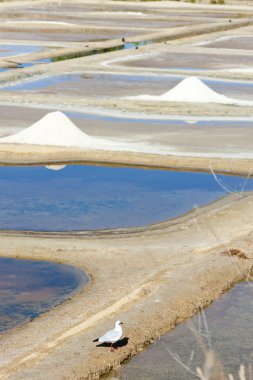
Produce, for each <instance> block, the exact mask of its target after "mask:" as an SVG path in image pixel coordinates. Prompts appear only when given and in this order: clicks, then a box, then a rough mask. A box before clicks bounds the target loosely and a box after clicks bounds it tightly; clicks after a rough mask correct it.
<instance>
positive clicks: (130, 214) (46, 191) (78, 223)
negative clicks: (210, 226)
mask: <svg viewBox="0 0 253 380" xmlns="http://www.w3.org/2000/svg"><path fill="white" fill-rule="evenodd" d="M218 177H219V178H220V180H221V181H222V183H223V185H225V187H227V188H228V189H229V190H230V191H240V190H241V189H242V188H243V189H244V190H253V179H252V178H251V179H249V180H247V181H246V186H245V179H244V178H242V177H236V176H224V175H223V176H218ZM0 187H1V192H0V229H14V230H44V231H64V230H66V231H70V230H91V229H103V228H115V227H130V226H142V225H147V224H150V223H156V222H161V221H164V220H167V219H170V218H174V217H177V216H179V215H183V214H184V213H186V212H188V211H190V210H191V209H192V208H194V207H197V206H201V205H204V204H207V203H209V202H212V201H214V200H216V199H217V198H219V197H221V196H223V195H225V194H226V192H225V191H224V190H223V188H222V187H220V186H219V185H218V184H217V182H216V181H215V179H214V177H213V176H212V175H211V174H206V173H191V172H171V171H165V170H144V169H134V168H112V167H99V166H81V165H73V166H68V167H66V168H65V169H63V170H60V171H52V170H48V169H46V168H44V167H0Z"/></svg>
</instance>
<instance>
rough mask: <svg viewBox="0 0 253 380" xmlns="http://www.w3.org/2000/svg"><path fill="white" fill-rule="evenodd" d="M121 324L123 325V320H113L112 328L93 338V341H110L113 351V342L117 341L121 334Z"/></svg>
mask: <svg viewBox="0 0 253 380" xmlns="http://www.w3.org/2000/svg"><path fill="white" fill-rule="evenodd" d="M121 325H123V322H120V321H119V320H118V321H116V322H115V327H114V329H113V330H110V331H107V333H105V334H104V335H103V336H101V337H100V338H97V339H95V340H93V342H99V343H111V351H112V352H113V351H114V347H113V344H114V343H116V342H118V340H120V338H121V337H122V335H123V330H122V327H121Z"/></svg>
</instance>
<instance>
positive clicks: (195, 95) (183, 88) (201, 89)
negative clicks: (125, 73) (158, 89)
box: [132, 77, 253, 106]
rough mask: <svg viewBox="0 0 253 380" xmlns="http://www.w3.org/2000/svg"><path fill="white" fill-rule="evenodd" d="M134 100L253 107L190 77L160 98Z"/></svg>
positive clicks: (145, 96)
mask: <svg viewBox="0 0 253 380" xmlns="http://www.w3.org/2000/svg"><path fill="white" fill-rule="evenodd" d="M132 99H140V100H151V101H152V100H158V101H169V102H192V103H218V104H234V105H241V106H252V105H253V102H252V101H247V100H240V99H232V98H229V97H227V96H225V95H221V94H219V93H218V92H216V91H214V90H212V89H211V88H210V87H208V86H207V85H206V84H205V83H203V82H202V81H201V80H200V79H198V78H195V77H189V78H186V79H183V80H182V81H181V82H180V83H178V84H177V85H176V86H175V87H173V88H172V89H171V90H169V91H167V92H165V94H162V95H160V96H152V95H139V96H136V97H132Z"/></svg>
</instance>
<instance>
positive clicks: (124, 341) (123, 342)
mask: <svg viewBox="0 0 253 380" xmlns="http://www.w3.org/2000/svg"><path fill="white" fill-rule="evenodd" d="M128 341H129V338H128V337H125V338H123V339H120V340H118V342H116V343H114V345H113V346H114V348H115V349H117V348H120V347H125V346H126V345H127V344H128ZM96 347H111V343H100V344H97V345H96Z"/></svg>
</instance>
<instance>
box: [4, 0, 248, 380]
mask: <svg viewBox="0 0 253 380" xmlns="http://www.w3.org/2000/svg"><path fill="white" fill-rule="evenodd" d="M49 3H50V1H48V0H46V1H44V2H42V1H40V2H36V6H37V5H39V4H40V6H44V5H46V4H49ZM64 3H65V2H64ZM72 3H76V2H75V1H74V2H72ZM233 3H234V4H236V5H235V6H233V7H232V6H231V5H224V6H223V5H219V6H217V7H214V6H212V5H210V4H209V5H205V6H204V5H202V4H196V5H195V6H194V8H192V4H189V3H182V2H166V5H165V2H156V4H155V7H156V9H161V10H163V8H164V6H165V7H167V8H168V9H169V8H170V9H173V8H174V9H176V10H177V12H178V10H179V9H181V10H184V11H185V10H187V9H189V8H190V9H191V10H192V9H194V10H196V11H197V10H198V11H200V10H204V9H206V10H207V9H208V10H209V11H211V12H213V11H214V9H215V10H216V11H218V13H219V14H220V13H221V12H223V11H226V12H229V13H231V12H235V13H237V11H238V10H240V12H241V11H242V12H247V11H248V12H249V14H248V16H250V17H251V15H250V12H252V7H249V6H248V4H249V3H250V2H249V1H240V3H239V2H237V3H235V2H233ZM242 3H244V4H246V5H247V7H248V8H247V7H243V6H242V5H241V4H242ZM54 4H55V2H54ZM106 4H110V5H111V6H112V5H115V2H112V1H109V2H106ZM127 4H128V2H124V5H122V6H123V7H125V6H126V5H127ZM13 5H14V6H15V7H16V9H22V8H23V7H24V6H26V5H27V6H29V7H33V6H35V2H33V1H22V2H20V1H19V2H16V1H15V2H10V3H3V4H1V6H3V8H5V9H12V7H13ZM128 5H129V4H128ZM130 5H131V10H133V9H136V10H137V9H139V8H138V7H140V4H139V3H138V2H136V3H131V4H130ZM250 5H251V4H250ZM145 7H146V9H150V10H151V11H152V7H154V5H153V4H150V3H148V2H147V3H146V2H145ZM3 8H2V9H3ZM251 23H252V21H251V20H249V19H245V20H243V19H241V20H239V21H236V22H233V23H232V25H230V24H229V23H228V21H227V20H226V22H224V21H221V22H218V23H215V26H214V25H206V26H200V25H193V26H192V27H191V28H179V29H178V28H177V31H175V30H166V31H165V32H156V34H155V35H154V33H153V32H152V33H150V34H149V35H147V34H145V38H153V37H154V36H155V37H156V38H158V37H162V36H169V38H172V39H174V38H177V37H179V36H180V37H186V35H188V38H187V39H186V38H184V40H181V42H182V43H185V42H186V41H188V42H189V43H190V42H193V40H194V38H193V37H192V36H193V35H196V34H199V33H202V34H203V35H204V34H207V33H210V34H209V37H211V34H212V33H214V34H217V33H218V34H219V33H220V31H224V30H228V29H229V32H232V29H231V28H235V27H239V26H243V25H248V24H251ZM212 24H213V23H212ZM207 35H208V34H207ZM207 35H206V36H205V38H206V37H207ZM212 36H213V35H212ZM138 38H139V39H140V40H141V39H142V38H143V36H140V34H139V36H138ZM202 40H203V39H202ZM109 43H111V42H109ZM114 43H115V42H114ZM116 43H119V41H118V42H116ZM177 43H178V41H177ZM159 46H160V47H161V46H162V44H155V45H150V46H145V47H141V48H139V49H138V50H136V51H133V53H132V51H131V54H136V55H137V54H139V53H140V52H146V51H147V49H150V51H154V50H156V49H157V48H158V47H159ZM170 46H175V41H174V42H171V45H170ZM179 48H180V47H179ZM201 49H204V48H200V50H199V51H202V50H201ZM179 50H180V49H178V51H179ZM50 54H53V53H52V52H51V53H50ZM128 54H129V52H127V51H120V52H112V53H107V54H104V55H101V56H93V57H85V58H79V59H75V60H72V61H65V62H58V63H54V64H50V65H38V66H36V67H31V68H27V69H23V70H19V69H17V70H15V72H13V71H12V72H6V73H1V74H0V78H1V81H2V82H6V83H7V82H12V81H18V80H23V79H27V78H28V77H30V78H31V77H34V78H36V77H39V76H40V75H43V74H45V73H47V75H54V74H56V73H57V74H59V73H64V72H66V71H75V70H77V71H78V70H81V69H82V70H84V71H85V70H94V71H95V70H98V72H99V71H101V72H104V71H106V70H108V67H107V66H106V65H104V63H105V62H107V61H110V60H112V59H118V58H121V57H123V58H124V57H125V56H127V55H128ZM222 54H230V53H229V50H227V51H222ZM233 54H236V53H233ZM238 54H239V53H238ZM247 54H248V53H247ZM44 57H45V56H44ZM35 58H36V59H38V55H30V56H29V57H28V59H35ZM84 68H85V69H84ZM110 70H111V71H112V72H114V71H118V70H119V69H118V68H117V69H115V68H110ZM122 70H123V69H122ZM124 70H125V69H124ZM132 70H133V71H132ZM140 70H142V71H143V69H140V68H139V71H138V69H132V68H131V72H134V71H135V72H140ZM149 72H150V73H151V72H155V69H153V68H151V69H150V70H148V73H149ZM212 76H213V77H219V76H224V77H226V78H234V77H237V78H239V79H247V78H250V74H245V73H238V74H231V73H224V72H223V74H221V73H220V72H214V73H213V74H212ZM10 101H11V102H12V105H11V106H10V104H9V102H10ZM0 102H1V120H2V121H1V126H0V133H1V135H2V136H3V135H6V134H8V133H9V132H12V133H15V132H17V131H20V130H21V129H22V128H25V127H27V126H29V125H31V124H32V123H34V122H35V121H37V120H38V119H39V118H41V117H42V116H44V115H45V113H46V112H47V110H48V111H50V110H52V108H53V109H61V110H63V111H65V110H67V109H68V110H70V111H75V110H77V109H78V108H79V109H83V110H85V109H93V110H95V111H97V112H98V113H99V112H105V110H107V111H108V113H109V112H110V113H111V114H112V115H116V114H118V115H120V114H121V112H123V114H124V113H126V112H131V113H132V114H134V113H135V114H137V115H138V117H139V116H140V115H141V114H143V116H144V118H145V119H146V120H148V118H149V117H154V114H156V115H160V116H161V117H164V116H166V115H170V117H171V116H172V115H175V117H179V116H182V115H185V116H186V117H189V118H191V117H196V116H198V115H200V116H202V117H203V116H206V117H208V116H210V117H213V116H214V115H215V116H216V117H221V116H222V117H231V116H233V117H236V118H237V121H238V117H241V118H245V117H249V118H252V107H234V106H228V105H211V104H206V105H201V107H200V106H199V104H188V105H186V104H185V103H179V104H178V103H171V104H169V105H168V104H162V103H161V102H159V103H157V102H149V103H147V102H140V103H138V104H136V102H134V101H130V100H124V101H123V100H122V99H119V98H118V97H117V98H110V99H102V100H101V99H91V98H89V97H80V98H79V99H77V98H75V99H73V97H72V96H63V95H61V94H57V96H55V95H54V94H53V95H50V94H46V95H45V94H44V95H42V94H29V93H27V94H19V93H12V94H11V97H10V93H8V92H1V93H0ZM24 103H25V104H26V105H25V106H24ZM18 105H19V106H21V105H23V107H16V108H15V106H18ZM34 107H35V108H34ZM36 107H42V108H41V109H39V108H38V109H37V108H36ZM14 109H15V112H14ZM17 110H18V111H17ZM74 121H75V123H76V124H77V125H78V126H80V127H81V129H82V130H83V131H85V132H86V133H88V134H91V135H94V136H96V137H100V136H102V137H110V138H117V139H118V138H121V139H123V140H127V139H130V138H131V139H133V140H134V141H137V140H138V139H140V140H142V141H146V142H148V141H150V139H152V141H155V142H157V143H162V144H164V146H165V147H167V149H169V148H170V147H171V146H173V149H174V150H175V152H177V153H178V155H175V156H170V155H166V156H162V155H159V154H143V153H136V152H125V153H124V154H122V152H110V151H108V152H106V151H103V152H102V151H100V152H99V151H96V150H80V149H76V148H64V147H46V146H44V147H43V146H40V147H38V146H25V145H11V144H8V145H7V144H5V145H1V147H0V163H1V164H3V163H8V164H22V163H29V164H35V163H41V164H42V163H43V164H45V163H47V164H57V163H58V164H63V163H68V162H89V163H94V164H97V163H98V162H101V163H103V164H110V165H113V164H122V165H137V166H143V167H160V168H161V167H163V168H170V167H173V168H180V169H182V168H183V169H189V170H192V169H198V170H210V166H211V167H212V168H213V169H214V170H215V171H220V172H230V173H240V174H245V175H248V174H249V173H251V172H252V160H250V159H248V160H247V159H245V158H244V159H240V160H238V159H236V158H229V159H228V158H226V159H225V158H224V157H223V158H222V157H220V158H207V157H201V156H202V155H203V148H204V147H205V152H209V153H211V152H213V151H214V149H215V144H218V146H217V147H216V149H217V150H218V151H219V152H220V153H223V154H224V152H227V153H230V154H231V153H232V154H235V151H234V150H235V148H236V149H238V152H239V153H240V154H241V155H242V157H243V156H244V157H245V155H246V153H247V152H248V151H250V152H251V151H252V146H251V141H252V132H251V128H250V127H246V126H244V130H243V134H242V133H241V128H242V126H241V125H240V122H239V121H238V124H237V125H233V127H231V128H229V127H228V128H229V134H228V133H226V132H227V131H226V127H225V126H224V125H223V126H222V125H217V126H214V127H211V126H208V125H206V126H200V125H199V126H198V125H194V124H189V125H188V129H187V125H183V126H180V130H179V129H178V126H177V125H169V126H166V130H165V129H164V127H163V126H162V125H157V124H154V126H152V125H150V124H147V125H142V126H141V127H140V126H139V127H138V124H132V125H130V124H129V123H128V122H127V121H125V120H123V121H122V123H123V124H121V125H119V126H118V125H117V122H116V123H115V122H113V121H111V120H107V121H106V122H105V123H106V124H105V125H106V131H105V130H103V121H102V122H101V124H99V123H97V122H94V120H93V121H92V122H90V123H86V121H84V120H81V119H78V118H76V119H74ZM87 124H88V125H87ZM126 128H129V130H128V131H126ZM205 128H206V130H204V129H205ZM212 128H213V129H212ZM193 129H195V132H194V134H195V137H194V136H193V134H192V135H191V133H190V131H193ZM205 132H207V133H205ZM218 133H219V135H218ZM147 135H148V136H147ZM182 135H183V137H182ZM216 135H217V136H219V138H218V140H219V141H218V142H217V141H216V140H217V139H216V137H217V136H216ZM228 142H229V143H228ZM187 150H188V151H189V150H190V151H191V152H195V154H196V153H198V154H199V155H200V156H199V157H183V156H182V154H184V153H185V152H186V151H187ZM180 154H181V157H180ZM252 212H253V195H252V194H244V195H243V196H239V195H236V194H234V195H230V196H228V197H226V198H223V199H221V200H219V201H217V202H215V203H213V204H212V205H209V206H206V207H203V208H201V209H198V210H195V211H193V212H191V213H189V214H188V215H186V216H184V217H181V218H179V219H175V220H172V221H170V222H165V223H162V224H158V225H153V226H148V227H145V228H144V227H143V228H135V229H121V230H107V231H95V232H85V231H84V232H81V233H78V234H65V233H62V234H50V233H48V234H40V233H29V232H27V233H25V232H18V231H16V232H14V231H9V232H1V233H0V255H1V256H9V257H20V258H32V259H44V260H52V261H57V262H64V263H68V264H71V265H74V266H77V267H79V268H82V269H85V270H86V272H87V273H88V274H90V276H91V284H90V286H89V287H88V288H87V289H85V290H84V291H82V292H81V293H80V294H78V295H76V296H75V297H73V299H71V300H69V301H68V302H66V303H64V304H63V305H61V306H59V307H57V308H55V309H53V310H51V311H50V312H49V313H46V314H45V315H44V316H41V317H39V318H38V319H35V320H34V321H32V322H31V323H29V324H27V325H25V326H23V327H21V328H19V329H15V330H13V331H10V332H9V333H8V334H6V335H4V336H1V338H0V340H1V347H2V349H1V356H0V379H5V378H9V379H15V380H16V379H25V380H28V379H35V378H36V379H43V380H44V379H45V378H48V379H52V378H53V379H56V380H57V379H81V378H83V379H95V378H98V377H99V375H100V374H102V373H106V372H108V371H109V370H110V369H112V368H116V367H117V366H118V365H119V364H120V363H121V362H122V361H123V360H124V359H126V358H127V357H129V356H131V355H134V354H136V353H137V352H138V351H141V350H142V349H143V348H144V346H145V343H149V342H151V341H152V340H153V339H155V338H157V337H158V336H160V335H161V334H163V333H164V332H166V331H169V330H170V329H171V328H173V327H174V326H175V325H176V324H177V323H179V322H180V321H182V320H184V319H186V318H188V317H189V316H190V315H192V314H193V313H195V312H196V311H197V310H198V309H199V307H202V306H203V307H204V306H207V305H208V304H209V303H210V302H212V301H213V300H214V299H216V298H218V297H219V295H220V294H221V292H223V291H225V290H226V289H228V288H229V287H230V286H232V285H233V284H234V283H235V282H237V281H240V280H242V279H244V278H245V276H247V275H248V274H249V272H250V271H251V270H252V260H253V255H252V251H253V250H252V248H253V222H252ZM228 247H230V248H236V249H240V250H243V251H244V252H245V254H246V257H247V258H246V259H239V258H238V257H236V256H234V257H233V258H231V257H229V256H228V255H224V254H221V252H224V250H226V248H228ZM238 269H239V270H238ZM118 318H119V319H121V320H122V321H123V322H124V326H125V336H126V337H128V338H129V341H128V344H127V345H126V346H124V347H122V348H120V349H119V350H117V352H115V353H114V354H111V353H108V351H107V349H106V348H96V347H95V344H94V343H92V340H93V339H94V338H97V337H98V336H100V335H101V334H102V333H103V332H104V331H106V330H109V329H110V328H111V327H112V325H113V323H114V320H115V319H118ZM140 327H141V328H140Z"/></svg>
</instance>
